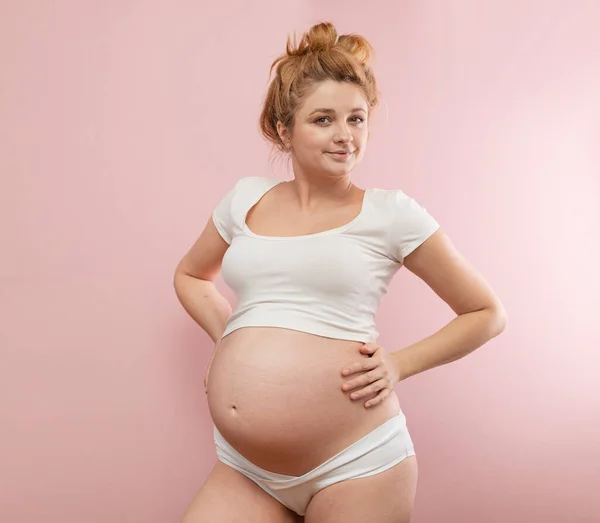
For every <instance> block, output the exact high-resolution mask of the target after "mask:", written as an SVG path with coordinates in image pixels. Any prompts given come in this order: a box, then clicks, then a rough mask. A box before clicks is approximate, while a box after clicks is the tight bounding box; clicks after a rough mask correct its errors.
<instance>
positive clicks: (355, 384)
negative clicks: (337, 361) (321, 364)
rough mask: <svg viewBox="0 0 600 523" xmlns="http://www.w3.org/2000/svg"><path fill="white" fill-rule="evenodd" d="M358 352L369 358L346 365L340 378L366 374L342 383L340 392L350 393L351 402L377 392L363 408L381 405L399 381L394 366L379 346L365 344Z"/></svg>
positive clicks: (388, 355)
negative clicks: (358, 373) (359, 373)
mask: <svg viewBox="0 0 600 523" xmlns="http://www.w3.org/2000/svg"><path fill="white" fill-rule="evenodd" d="M358 350H359V351H360V352H361V354H366V355H370V357H369V358H365V359H362V360H361V361H357V362H355V363H350V364H349V365H346V367H344V369H343V370H342V376H349V375H350V374H355V373H357V372H364V371H367V372H364V374H362V375H361V376H359V377H357V378H353V379H351V380H350V381H347V382H346V383H344V384H343V385H342V390H343V391H344V392H348V391H352V393H351V394H350V398H351V399H352V400H357V399H361V398H363V397H365V396H371V395H373V394H374V393H376V392H378V391H379V394H377V396H375V397H374V398H371V399H369V400H368V401H367V402H366V403H365V407H366V408H369V407H373V406H375V405H377V404H379V403H381V402H382V401H383V400H384V399H385V398H386V397H387V396H388V395H389V394H390V392H392V391H393V390H394V385H396V383H398V381H400V376H398V371H397V368H396V364H395V362H394V360H393V359H392V357H391V355H390V354H389V353H388V352H387V351H386V350H385V349H384V348H383V347H381V346H380V345H376V344H375V343H365V344H364V345H362V346H361V347H359V349H358ZM353 389H360V390H353Z"/></svg>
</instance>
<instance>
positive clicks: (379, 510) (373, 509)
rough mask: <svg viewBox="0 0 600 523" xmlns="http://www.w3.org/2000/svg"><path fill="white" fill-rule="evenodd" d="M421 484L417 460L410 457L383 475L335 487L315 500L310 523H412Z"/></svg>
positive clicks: (308, 518)
mask: <svg viewBox="0 0 600 523" xmlns="http://www.w3.org/2000/svg"><path fill="white" fill-rule="evenodd" d="M417 481H418V465H417V458H416V456H409V457H408V458H406V459H404V460H402V461H401V462H400V463H398V464H397V465H395V466H393V467H392V468H390V469H388V470H386V471H384V472H381V473H380V474H375V475H374V476H368V477H366V478H360V479H350V480H346V481H341V482H339V483H335V484H334V485H331V486H330V487H327V488H324V489H323V490H320V491H319V492H317V494H316V495H315V496H314V497H313V498H312V499H311V501H310V503H309V505H308V508H307V509H306V514H305V519H306V523H339V522H340V521H343V522H344V523H362V522H364V521H377V523H409V522H410V518H411V514H412V509H413V505H414V501H415V496H416V491H417Z"/></svg>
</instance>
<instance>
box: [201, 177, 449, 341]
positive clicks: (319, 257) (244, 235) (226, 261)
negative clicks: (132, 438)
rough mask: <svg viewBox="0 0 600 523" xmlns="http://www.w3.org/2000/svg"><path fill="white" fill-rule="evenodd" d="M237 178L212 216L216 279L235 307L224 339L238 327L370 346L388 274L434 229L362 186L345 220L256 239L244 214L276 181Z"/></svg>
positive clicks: (405, 201)
mask: <svg viewBox="0 0 600 523" xmlns="http://www.w3.org/2000/svg"><path fill="white" fill-rule="evenodd" d="M283 181H284V180H279V179H275V178H266V177H258V176H251V177H245V178H241V179H240V180H239V181H238V182H237V183H236V184H235V187H234V188H233V189H232V190H231V191H230V192H229V193H228V194H227V195H226V196H225V197H224V198H223V199H222V200H221V201H220V202H219V204H218V205H217V207H216V208H215V210H214V212H213V214H212V218H213V221H214V224H215V226H216V228H217V230H218V231H219V233H220V234H221V236H222V237H223V239H224V240H225V241H226V242H227V243H229V244H230V247H229V248H228V249H227V251H226V252H225V256H224V257H223V264H222V275H223V279H224V280H225V283H227V285H228V286H229V287H230V288H231V289H232V290H233V291H234V292H235V294H236V297H237V300H238V303H237V306H236V308H235V310H234V312H233V314H232V315H231V316H230V317H229V319H228V320H227V325H226V328H225V331H224V333H223V337H225V336H226V335H227V334H229V333H231V332H233V331H234V330H236V329H239V328H242V327H251V326H253V327H280V328H285V329H292V330H297V331H303V332H307V333H311V334H316V335H318V336H324V337H327V338H336V339H342V340H351V341H360V342H363V343H366V342H368V341H373V342H375V341H376V340H377V336H378V335H379V333H378V332H377V329H376V326H375V314H376V312H377V309H378V308H379V303H380V301H381V298H382V297H383V296H384V295H385V294H386V292H387V288H388V284H389V282H390V280H391V279H392V276H393V275H394V274H395V273H396V272H397V270H398V269H399V268H400V267H401V266H402V263H403V260H404V257H406V256H407V255H408V254H410V253H411V252H412V251H413V250H414V249H416V248H417V247H418V246H419V245H421V243H423V242H424V241H425V240H426V239H427V238H429V236H431V235H432V234H433V233H434V232H435V231H436V230H437V229H438V227H439V224H438V223H437V222H436V220H435V219H434V218H433V217H432V216H431V215H430V214H429V213H428V212H427V211H426V210H425V208H424V207H422V206H420V205H419V204H418V203H417V202H416V201H415V200H414V199H413V198H411V197H409V196H408V195H406V194H405V193H404V192H402V191H401V190H400V189H395V190H388V189H375V188H372V189H367V190H366V192H365V195H364V200H363V206H362V210H361V212H360V214H359V215H358V216H357V217H356V218H355V219H353V220H352V221H351V222H349V223H347V224H345V225H342V226H341V227H337V228H335V229H330V230H327V231H323V232H318V233H315V234H307V235H304V236H291V237H289V236H288V237H281V236H261V235H258V234H254V233H253V232H252V231H251V230H250V229H249V228H248V226H247V225H246V215H247V213H248V211H249V210H250V209H251V208H252V207H253V206H254V205H255V204H256V203H257V202H258V201H259V200H260V199H261V198H262V196H263V195H264V194H265V193H266V192H267V191H269V190H270V189H271V188H273V187H275V186H276V185H277V184H279V183H281V182H283Z"/></svg>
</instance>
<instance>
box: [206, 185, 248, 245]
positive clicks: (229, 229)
mask: <svg viewBox="0 0 600 523" xmlns="http://www.w3.org/2000/svg"><path fill="white" fill-rule="evenodd" d="M241 181H242V180H239V181H238V182H237V183H236V184H235V186H234V187H233V189H231V190H230V191H229V192H228V193H227V194H226V195H225V196H224V197H223V198H221V201H220V202H219V203H218V204H217V206H216V207H215V209H214V210H213V213H212V219H213V222H214V224H215V227H216V228H217V231H219V234H220V235H221V237H222V238H223V239H224V240H225V241H226V242H227V243H229V244H231V240H232V239H233V226H234V219H233V212H232V209H233V205H234V199H235V197H236V195H237V193H238V190H239V187H240V183H241Z"/></svg>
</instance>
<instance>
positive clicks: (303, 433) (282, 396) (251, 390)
mask: <svg viewBox="0 0 600 523" xmlns="http://www.w3.org/2000/svg"><path fill="white" fill-rule="evenodd" d="M361 345H362V343H360V342H354V341H346V340H337V339H331V338H323V337H321V336H315V335H312V334H307V333H304V332H299V331H293V330H288V329H280V328H272V327H245V328H242V329H238V330H236V331H234V332H232V333H231V334H229V335H227V336H226V337H225V338H223V339H222V340H221V341H220V342H219V345H218V347H217V350H216V353H215V355H214V359H213V361H212V365H211V369H210V374H209V377H208V385H207V394H208V396H207V397H208V407H209V410H210V414H211V416H212V419H213V422H214V424H215V426H216V427H217V429H218V430H219V432H220V433H221V434H222V436H223V437H224V438H225V439H226V440H227V441H228V442H229V444H230V445H232V446H233V447H234V448H235V449H236V450H237V451H238V452H240V453H241V454H242V455H243V456H244V457H245V458H246V459H248V460H250V461H251V462H253V463H254V464H255V465H257V466H259V467H261V468H263V469H265V470H268V471H271V472H275V473H278V474H286V475H293V476H299V475H302V474H304V473H306V472H308V471H309V470H312V469H313V468H315V467H316V466H318V465H320V464H321V463H323V462H324V461H326V460H327V459H328V458H330V457H332V456H334V455H335V454H337V453H338V452H340V451H341V450H343V449H344V448H346V447H348V446H349V445H351V444H352V443H354V442H355V441H357V440H359V439H360V438H362V437H363V436H365V435H367V434H368V433H369V432H371V431H372V430H374V429H375V428H376V427H378V426H379V425H381V424H382V423H384V422H385V421H387V420H388V419H390V418H392V417H394V416H395V415H396V414H398V412H399V411H400V404H399V401H398V396H397V395H396V393H395V392H392V393H391V394H389V395H388V396H387V398H386V399H385V400H384V401H383V402H382V403H380V404H378V405H376V406H375V407H371V408H365V406H364V404H365V402H366V401H367V400H368V399H369V398H372V397H375V396H376V395H377V394H376V393H373V394H371V395H368V396H365V397H363V398H361V399H360V400H352V399H350V395H349V392H347V391H343V390H342V388H341V387H342V384H343V383H345V382H346V381H349V380H350V379H352V378H356V377H357V376H359V375H360V373H357V374H353V375H351V376H342V375H341V371H342V368H344V366H345V365H347V364H348V363H351V362H353V361H359V360H361V359H366V358H368V356H365V355H363V354H361V353H360V352H359V351H358V349H359V347H360V346H361Z"/></svg>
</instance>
